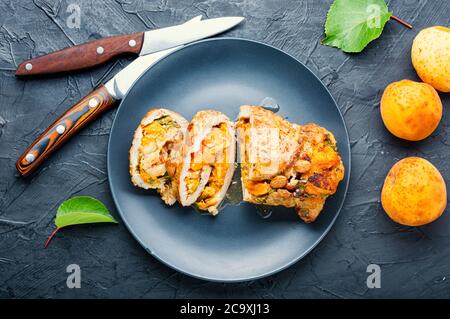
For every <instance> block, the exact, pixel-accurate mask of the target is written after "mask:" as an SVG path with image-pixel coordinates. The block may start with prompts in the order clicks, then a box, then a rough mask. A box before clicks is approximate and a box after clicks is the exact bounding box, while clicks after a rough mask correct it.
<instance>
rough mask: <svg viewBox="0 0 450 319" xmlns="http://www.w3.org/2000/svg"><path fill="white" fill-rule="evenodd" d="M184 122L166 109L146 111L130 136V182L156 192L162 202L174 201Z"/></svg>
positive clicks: (176, 191)
mask: <svg viewBox="0 0 450 319" xmlns="http://www.w3.org/2000/svg"><path fill="white" fill-rule="evenodd" d="M187 125H188V122H187V121H186V120H185V119H184V118H183V117H182V116H181V115H179V114H178V113H175V112H172V111H169V110H166V109H162V108H161V109H153V110H151V111H149V112H148V113H147V114H146V115H145V116H144V118H143V119H142V121H141V123H140V124H139V126H138V128H137V129H136V131H135V133H134V138H133V142H132V145H131V148H130V152H129V157H130V175H131V182H132V183H133V184H134V185H135V186H137V187H141V188H144V189H156V190H157V191H158V192H159V194H160V195H161V198H162V199H163V201H164V202H165V203H166V204H168V205H173V204H174V203H175V201H176V199H177V194H178V185H177V179H176V178H175V177H176V176H177V169H178V167H179V165H180V163H181V161H182V155H183V153H182V152H183V143H184V139H185V133H186V129H187Z"/></svg>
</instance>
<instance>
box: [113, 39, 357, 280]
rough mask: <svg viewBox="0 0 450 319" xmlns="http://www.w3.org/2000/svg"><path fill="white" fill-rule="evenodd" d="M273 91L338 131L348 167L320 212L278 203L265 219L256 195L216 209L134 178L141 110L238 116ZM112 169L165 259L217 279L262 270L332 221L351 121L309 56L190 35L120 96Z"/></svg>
mask: <svg viewBox="0 0 450 319" xmlns="http://www.w3.org/2000/svg"><path fill="white" fill-rule="evenodd" d="M266 97H270V98H273V99H275V100H276V101H277V102H278V104H279V106H280V111H279V114H280V115H282V116H284V117H286V118H288V119H289V120H290V121H292V122H295V123H298V124H305V123H308V122H314V123H317V124H319V125H322V126H324V127H326V128H327V129H328V130H330V131H332V132H333V133H334V135H335V137H336V139H337V141H338V148H339V152H340V154H341V156H342V159H343V161H344V165H345V168H346V175H345V178H344V180H343V181H342V182H341V184H340V185H339V188H338V191H337V193H336V194H335V195H334V196H332V197H330V198H329V199H328V201H327V203H326V206H325V209H324V211H323V212H322V213H321V215H320V217H319V218H318V220H317V221H316V222H314V223H313V224H310V225H306V224H304V223H303V222H302V221H301V220H300V219H299V218H298V217H297V215H296V213H295V211H294V209H286V208H275V209H274V211H273V214H272V215H271V216H270V217H269V218H266V219H263V218H261V217H260V215H259V214H258V213H257V211H256V210H255V208H254V206H252V205H251V204H241V205H239V206H226V207H225V209H224V210H223V211H221V212H220V214H219V215H218V216H217V217H215V218H214V217H210V216H205V215H201V214H199V213H197V212H196V211H195V210H194V209H192V208H182V207H181V206H180V205H178V204H176V205H175V206H173V207H167V206H165V205H164V204H163V203H162V201H161V200H160V198H159V196H157V195H156V194H155V193H153V192H147V191H143V190H140V189H137V188H135V187H133V186H132V185H131V182H130V177H129V173H128V149H129V148H130V145H131V141H132V138H133V133H134V130H135V129H136V127H137V126H138V124H139V122H140V120H141V118H142V117H143V116H144V114H145V113H146V112H147V111H148V110H149V109H150V108H153V107H161V106H163V107H166V108H169V109H171V110H174V111H177V112H179V113H180V114H182V115H183V116H184V117H185V118H186V119H187V120H190V119H191V118H192V116H193V115H194V113H195V112H197V111H199V110H202V109H207V108H212V109H215V110H218V111H221V112H223V113H225V114H226V115H228V116H229V117H230V118H231V119H236V117H237V115H238V112H239V106H240V105H242V104H259V103H260V102H261V101H262V100H264V98H266ZM108 174H109V183H110V187H111V191H112V194H113V197H114V201H115V204H116V205H117V209H118V211H119V213H120V215H121V217H122V219H123V221H124V223H125V224H126V226H127V227H128V229H129V230H130V232H131V233H132V234H133V236H134V237H135V238H136V239H137V241H138V242H139V243H140V244H141V245H142V246H143V247H144V248H145V249H146V250H147V251H148V252H149V253H150V254H152V255H153V256H155V257H156V258H158V259H159V260H161V261H162V262H163V263H165V264H166V265H168V266H170V267H172V268H174V269H176V270H178V271H180V272H183V273H186V274H189V275H191V276H194V277H197V278H202V279H207V280H214V281H224V282H225V281H228V282H229V281H244V280H250V279H257V278H260V277H264V276H267V275H270V274H273V273H276V272H277V271H280V270H282V269H284V268H286V267H288V266H289V265H292V264H293V263H295V262H296V261H298V260H299V259H301V258H302V257H304V256H305V255H306V254H307V253H308V252H309V251H311V249H313V248H314V247H315V246H316V245H317V244H318V243H319V242H320V240H321V239H322V238H323V237H324V236H325V234H326V233H327V232H328V231H329V229H330V228H331V226H332V225H333V223H334V221H335V219H336V217H337V216H338V214H339V211H340V209H341V207H342V204H343V202H344V198H345V195H346V191H347V186H348V181H349V175H350V146H349V139H348V135H347V130H346V127H345V124H344V121H343V118H342V115H341V114H340V112H339V109H338V108H337V106H336V103H335V102H334V100H333V98H332V97H331V95H330V93H329V92H328V90H327V89H326V88H325V86H324V85H323V84H322V83H321V82H320V80H319V79H318V78H317V77H316V76H315V75H314V74H313V73H312V72H311V71H310V70H309V69H308V68H306V67H305V66H304V65H303V64H301V63H300V62H299V61H297V60H296V59H294V58H293V57H291V56H289V55H288V54H286V53H283V52H282V51H280V50H278V49H275V48H273V47H271V46H268V45H265V44H262V43H258V42H254V41H248V40H242V39H231V38H218V39H210V40H205V41H201V42H197V43H194V44H191V45H188V46H186V47H184V48H182V49H180V50H178V51H176V52H174V53H172V54H171V55H169V56H168V57H166V58H164V59H162V60H161V61H159V62H158V63H157V64H156V65H154V66H153V67H152V68H150V69H149V70H148V71H147V72H146V73H145V74H144V75H142V76H141V78H140V79H139V80H137V81H136V83H135V84H134V86H133V88H132V89H131V90H130V91H129V93H128V95H127V96H126V98H125V99H124V100H123V101H122V103H121V105H120V107H119V110H118V112H117V116H116V118H115V120H114V124H113V126H112V130H111V136H110V140H109V148H108Z"/></svg>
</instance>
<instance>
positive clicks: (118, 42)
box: [16, 32, 144, 76]
mask: <svg viewBox="0 0 450 319" xmlns="http://www.w3.org/2000/svg"><path fill="white" fill-rule="evenodd" d="M143 41H144V33H143V32H139V33H134V34H127V35H118V36H114V37H108V38H102V39H98V40H94V41H91V42H87V43H84V44H79V45H75V46H73V47H70V48H66V49H63V50H60V51H56V52H52V53H49V54H46V55H43V56H40V57H37V58H34V59H30V60H27V61H24V62H22V63H21V64H20V65H19V66H18V68H17V71H16V75H18V76H24V75H36V74H52V73H59V72H67V71H75V70H83V69H87V68H90V67H93V66H97V65H100V64H102V63H105V62H107V61H108V60H110V59H112V58H114V57H117V56H119V55H124V54H139V52H140V51H141V48H142V43H143Z"/></svg>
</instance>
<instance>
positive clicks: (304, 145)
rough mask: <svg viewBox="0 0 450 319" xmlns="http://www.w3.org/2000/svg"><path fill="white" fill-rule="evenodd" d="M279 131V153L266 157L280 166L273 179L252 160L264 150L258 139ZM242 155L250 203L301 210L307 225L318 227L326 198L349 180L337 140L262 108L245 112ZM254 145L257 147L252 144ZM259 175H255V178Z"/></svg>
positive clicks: (241, 125) (240, 125)
mask: <svg viewBox="0 0 450 319" xmlns="http://www.w3.org/2000/svg"><path fill="white" fill-rule="evenodd" d="M255 128H256V130H261V132H262V134H263V133H264V132H266V135H268V133H267V132H269V131H270V130H275V131H277V130H278V134H279V142H278V143H276V144H275V145H276V148H275V152H273V150H272V152H271V153H270V154H268V155H267V154H263V155H264V156H270V157H271V159H273V158H274V157H273V156H274V155H275V156H276V155H277V153H279V154H280V155H279V156H278V157H277V158H276V160H277V161H278V164H277V165H275V166H272V168H275V169H273V171H272V172H270V174H266V173H267V171H265V172H263V173H261V162H259V161H256V162H251V161H250V156H248V154H249V153H250V152H252V151H253V150H255V149H258V148H260V147H261V146H263V147H264V148H265V149H268V148H270V147H269V146H268V145H266V144H264V143H262V144H261V140H263V141H264V139H261V138H260V136H258V134H253V133H250V132H249V131H251V130H254V129H255ZM237 130H238V136H239V146H240V153H241V178H242V188H243V197H244V201H247V202H251V203H255V204H263V205H270V206H285V207H295V208H296V211H297V213H298V215H299V217H300V218H301V219H302V220H303V221H305V222H306V223H309V222H312V221H314V220H315V219H316V218H317V216H318V215H319V213H320V211H321V210H322V209H323V205H324V203H325V200H326V198H327V197H328V196H329V195H332V194H334V193H335V192H336V189H337V186H338V184H339V182H340V181H341V180H342V179H343V176H344V166H343V163H342V160H341V158H340V156H339V154H338V152H337V148H336V140H335V138H334V136H333V134H331V133H330V132H329V131H327V130H326V129H324V128H322V127H320V126H318V125H316V124H308V125H304V126H298V125H296V124H291V123H289V122H288V121H287V120H285V119H284V118H282V117H281V116H279V115H277V114H274V113H273V112H271V111H268V110H265V109H263V108H261V107H256V106H242V107H241V112H240V116H239V121H238V124H237ZM252 139H253V141H252ZM252 169H253V170H255V171H254V172H251V171H252Z"/></svg>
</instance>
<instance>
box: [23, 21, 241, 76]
mask: <svg viewBox="0 0 450 319" xmlns="http://www.w3.org/2000/svg"><path fill="white" fill-rule="evenodd" d="M243 19H244V18H242V17H222V18H214V19H207V20H201V16H200V19H199V17H195V18H194V19H191V20H189V21H187V22H185V23H183V24H180V25H176V26H171V27H167V28H162V29H156V30H150V31H146V32H138V33H133V34H128V35H119V36H113V37H107V38H102V39H98V40H94V41H91V42H87V43H84V44H79V45H75V46H73V47H70V48H66V49H63V50H59V51H56V52H52V53H49V54H46V55H43V56H40V57H37V58H34V59H30V60H26V61H24V62H22V63H21V64H20V65H19V66H18V67H17V70H16V75H17V76H30V75H37V74H54V73H60V72H68V71H77V70H83V69H87V68H90V67H93V66H97V65H100V64H103V63H105V62H107V61H109V60H111V59H113V58H115V57H118V56H121V55H125V54H132V55H133V54H134V55H140V56H143V55H147V54H151V53H155V52H158V51H162V50H165V49H170V48H174V47H177V46H179V45H182V44H187V43H191V42H194V41H196V40H200V39H203V38H206V37H210V36H213V35H216V34H219V33H222V32H224V31H226V30H228V29H230V28H233V27H234V26H236V25H237V24H239V23H240V22H242V20H243Z"/></svg>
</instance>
